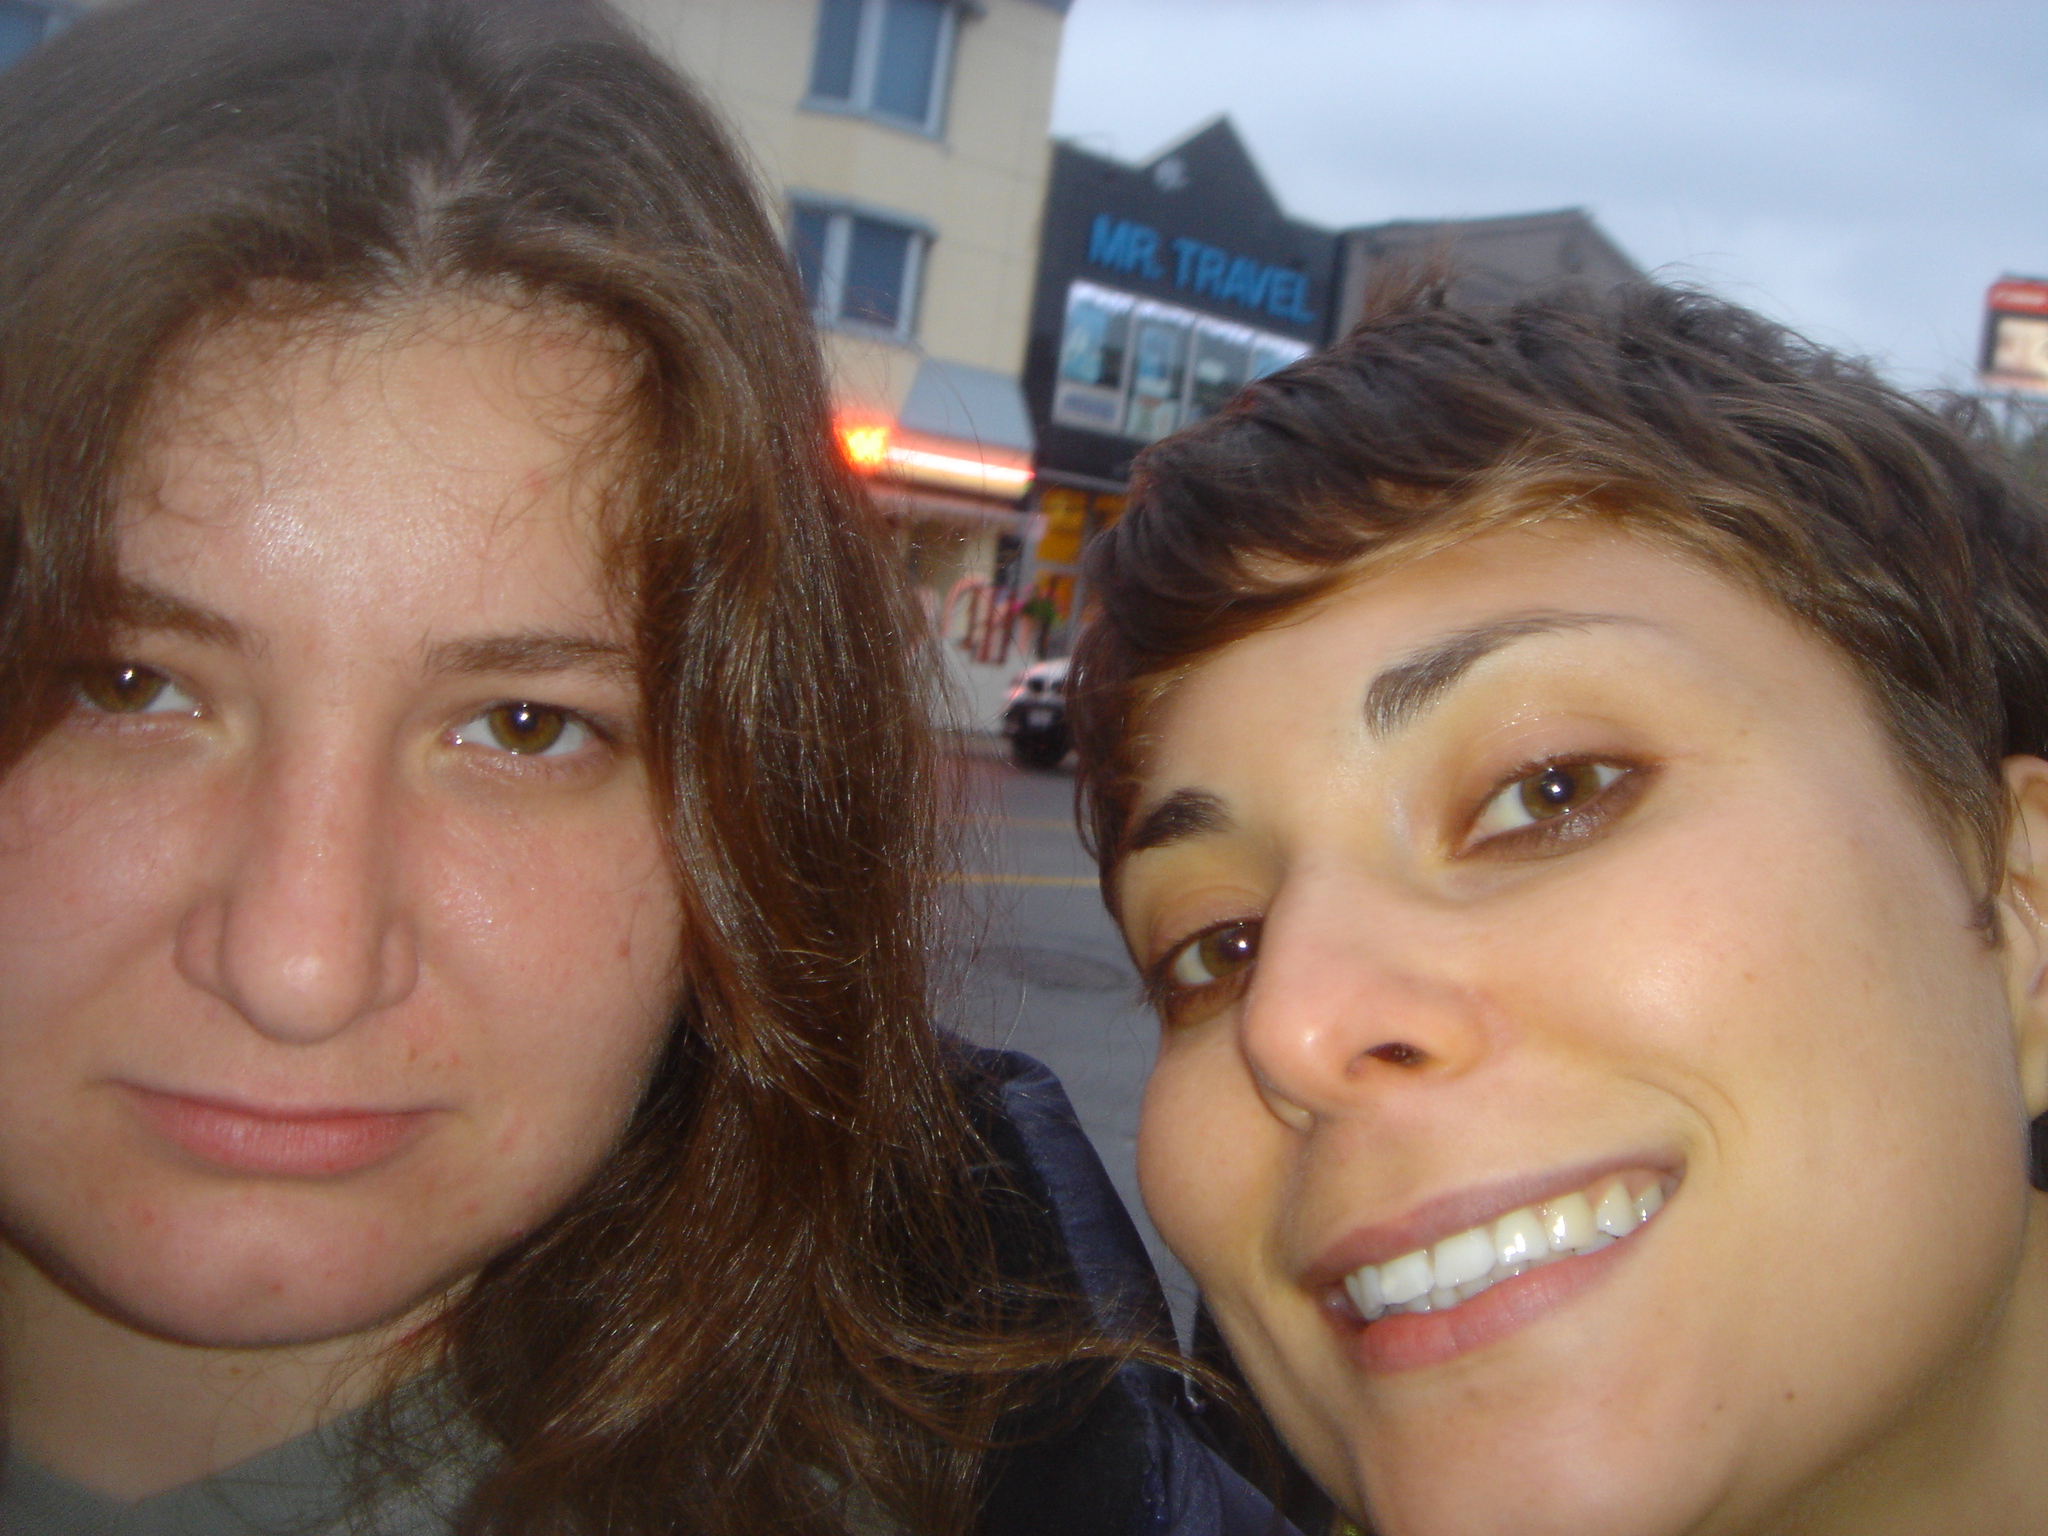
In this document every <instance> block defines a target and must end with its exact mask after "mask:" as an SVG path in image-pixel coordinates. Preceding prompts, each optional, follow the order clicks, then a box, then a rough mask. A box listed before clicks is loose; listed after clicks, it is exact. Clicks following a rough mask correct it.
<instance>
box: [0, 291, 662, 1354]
mask: <svg viewBox="0 0 2048 1536" xmlns="http://www.w3.org/2000/svg"><path fill="white" fill-rule="evenodd" d="M617 383H618V379H617V375H616V373H615V371H614V367H613V360H612V358H611V356H610V355H609V354H608V352H607V351H606V349H604V348H602V347H600V346H598V345H597V344H596V343H595V342H594V341H593V339H592V337H591V336H590V335H589V334H588V333H587V332H584V331H581V330H580V329H578V328H577V327H575V326H573V325H570V324H567V323H566V322H565V323H560V324H553V323H550V322H548V321H547V320H546V319H545V318H543V317H536V316H527V317H523V318H522V317H518V316H512V315H508V314H504V313H497V312H491V311H476V310H469V311H454V312H451V313H448V314H444V315H441V316H439V317H427V318H426V319H423V320H421V321H420V322H419V323H418V324H416V325H409V326H404V327H400V328H396V329H389V328H387V329H383V330H378V329H371V330H368V331H365V332H363V333H362V334H357V335H352V336H332V337H329V336H323V335H320V334H317V333H316V334H313V335H311V336H305V335H302V336H298V337H296V338H293V337H291V336H288V335H287V336H283V337H280V336H274V335H269V334H267V333H262V334H253V335H252V334H248V333H243V332H237V331H234V330H230V331H228V332H227V333H225V334H223V335H221V336H219V337H217V338H215V339H214V340H213V341H212V342H210V343H208V344H207V345H206V346H205V347H203V348H202V349H201V351H200V353H199V355H198V357H197V358H196V359H194V360H193V362H192V364H191V366H190V368H189V369H188V370H187V371H186V374H185V376H184V380H183V383H182V385H181V386H180V387H178V388H175V389H173V390H172V391H171V393H170V398H169V399H168V401H167V403H166V407H165V408H164V409H163V410H162V411H161V412H160V413H159V418H158V420H157V421H156V423H155V430H154V431H153V432H152V434H151V446H150V448H149V450H148V452H147V453H146V454H145V455H144V456H143V462H142V463H141V465H140V467H139V472H138V473H137V474H136V475H135V476H134V477H133V480H134V483H133V486H132V494H131V495H130V498H129V501H128V504H127V506H126V522H125V525H124V528H123V530H122V532H121V535H120V539H119V545H118V555H119V565H120V570H121V574H122V576H123V577H124V578H125V579H126V581H127V582H128V583H129V584H130V585H131V588H132V591H133V594H134V598H133V601H132V603H131V605H130V606H131V610H132V611H131V613H130V614H129V616H128V618H129V622H127V623H126V624H124V625H123V626H122V627H121V629H120V632H119V633H118V635H117V637H116V643H115V647H114V650H113V652H112V654H111V655H110V656H109V657H108V658H106V659H105V661H104V662H102V663H98V664H93V665H89V666H87V667H85V668H84V669H83V670H82V673H81V677H80V684H79V692H78V699H77V703H76V707H75V708H74V710H73V712H72V714H71V716H70V717H69V718H68V719H67V720H65V721H64V722H63V723H62V724H60V725H59V726H58V728H57V729H56V730H55V731H54V732H53V733H52V734H51V735H50V736H49V737H48V738H47V739H46V740H45V741H44V742H43V743H42V744H41V745H40V746H39V747H38V748H37V750H36V751H35V752H34V753H33V754H32V755H31V756H30V757H29V758H28V759H27V760H26V761H25V762H24V763H23V764H22V765H21V766H20V767H19V768H17V769H16V770H15V771H14V772H13V773H12V774H11V775H10V776H9V777H8V778H7V780H6V782H5V785H4V787H0V983H4V984H0V1298H10V1297H11V1298H12V1303H11V1304H12V1305H13V1306H14V1307H15V1308H16V1309H17V1310H22V1311H27V1310H33V1309H34V1308H33V1306H32V1305H31V1301H30V1300H29V1299H27V1298H30V1297H31V1296H32V1294H43V1292H38V1291H37V1287H38V1286H41V1287H43V1288H44V1292H47V1290H48V1287H49V1286H50V1285H51V1284H53V1283H54V1284H59V1285H61V1286H62V1287H64V1288H65V1290H67V1291H69V1292H70V1293H72V1294H73V1295H75V1296H78V1297H82V1298H84V1299H85V1300H86V1301H87V1302H89V1303H90V1304H91V1306H92V1307H94V1308H95V1309H96V1310H97V1311H98V1313H99V1314H100V1315H101V1316H103V1317H105V1318H110V1319H113V1320H115V1321H116V1322H117V1323H119V1324H123V1325H126V1326H128V1327H132V1328H138V1329H141V1330H144V1331H146V1332H150V1333H154V1334H160V1335H164V1336H168V1337H170V1338H172V1339H177V1340H183V1341H186V1342H190V1343H197V1344H205V1345H216V1346H229V1345H255V1344H297V1343H303V1342H307V1341H314V1340H321V1339H330V1338H335V1337H338V1336H348V1335H351V1334H353V1333H356V1332H359V1331H362V1330H366V1329H369V1328H372V1327H374V1326H376V1325H379V1324H382V1323H384V1322H386V1321H388V1320H390V1319H393V1318H394V1317H397V1316H399V1315H401V1314H403V1313H405V1312H406V1311H407V1309H408V1308H411V1307H413V1306H415V1305H416V1304H418V1303H420V1302H421V1301H423V1300H425V1299H427V1298H430V1297H432V1296H433V1295H435V1294H436V1293H437V1292H438V1291H440V1290H441V1289H443V1288H445V1287H446V1286H447V1285H449V1284H450V1283H451V1282H452V1281H454V1280H456V1279H458V1278H459V1277H461V1276H463V1275H465V1274H466V1273H468V1272H470V1271H472V1270H474V1269H475V1268H476V1267H477V1266H478V1265H480V1264H481V1263H483V1262H484V1261H485V1260H486V1259H488V1258H489V1257H490V1256H492V1255H493V1254H494V1253H496V1252H497V1251H499V1250H500V1249H502V1248H504V1247H505V1246H506V1245H507V1244H509V1243H511V1242H512V1241H513V1240H514V1239H516V1238H517V1237H518V1236H519V1235H520V1234H522V1233H523V1232H525V1231H527V1230H529V1229H531V1228H532V1227H533V1226H534V1225H535V1224H536V1223H538V1222H540V1221H542V1220H544V1219H546V1218H547V1217H548V1216H549V1215H550V1214H551V1213H552V1212H553V1211H554V1210H555V1209H556V1208H557V1207H558V1206H560V1205H561V1204H562V1203H563V1201H565V1200H566V1199H567V1198H568V1197H569V1196H570V1194H571V1193H572V1192H573V1191H574V1190H575V1189H576V1188H577V1186H578V1185H579V1184H581V1183H582V1182H583V1181H584V1180H586V1179H587V1178H588V1177H589V1176H590V1174H591V1172H592V1170H593V1169H594V1168H595V1166H596V1165H597V1163H598V1161H599V1160H600V1159H601V1158H602V1157H603V1156H604V1154H605V1151H606V1149H607V1148H608V1147H609V1146H610V1145H611V1144H612V1142H613V1141H614V1140H615V1138H616V1137H617V1135H618V1134H619V1132H620V1129H621V1128H622V1126H623V1125H624V1124H625V1122H626V1119H627V1117H628V1116H629V1114H630V1113H631V1111H632V1108H633V1106H634V1104H635V1102H636V1100H637V1099H638V1097H639V1095H640V1092H641V1088H642V1084H643V1082H644V1081H645V1078H646V1075H647V1072H648V1068H649V1065H650V1063H651V1061H652V1059H653V1057H654V1055H655V1053H656V1052H657V1051H658V1049H659V1047H660V1044H661V1041H662V1039H663V1037H664V1033H665V1028H666V1023H667V1019H668V1015H669V1006H670V1002H671V999H672V997H673V992H674V985H675V982H674V977H673V974H672V970H673V965H674V960H675V955H676V946H677V922H678V916H677V913H678V906H677V898H676V892H675V889H674V886H673V882H672V880H671V877H670V875H669V873H668V867H667V863H666V860H665V857H664V853H663V839H662V835H661V830H660V828H659V825H658V822H657V817H656V814H655V810H654V806H653V802H652V799H651V796H650V792H649V787H648V779H647V775H646V772H645V770H644V768H643V766H642V763H641V760H640V758H639V755H638V751H637V747H636V742H637V740H638V737H639V733H640V710H641V706H640V695H639V688H638V685H637V683H636V680H635V673H634V669H633V666H632V664H631V660H630V650H629V643H630V639H631V634H630V625H629V622H628V620H627V618H626V617H625V616H624V615H622V614H621V613H620V612H619V611H618V609H617V605H616V604H615V603H614V602H613V600H612V596H611V593H610V590H609V584H608V583H607V582H606V580H605V579H604V564H603V559H602V550H601V547H600V541H599V539H598V537H597V510H598V498H599V494H600V491H601V487H602V480H601V471H602V469H603V467H604V466H603V465H602V464H601V463H598V462H596V458H597V456H596V455H595V454H594V453H592V452H591V451H590V448H589V442H590V439H591V436H592V433H593V431H594V430H595V429H597V428H599V427H601V426H602V425H603V423H604V422H605V420H606V419H607V417H608V416H609V415H610V413H611V411H612V410H613V408H614V401H615V397H616V388H617Z"/></svg>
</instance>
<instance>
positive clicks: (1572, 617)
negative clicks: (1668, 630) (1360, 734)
mask: <svg viewBox="0 0 2048 1536" xmlns="http://www.w3.org/2000/svg"><path fill="white" fill-rule="evenodd" d="M1642 622H1643V621H1642V620H1640V619H1632V618H1629V617H1627V616H1625V615H1623V614H1618V613H1571V612H1564V611H1559V610H1553V609H1539V610H1536V611H1534V612H1531V613H1517V614H1510V615H1508V616H1507V617H1505V618H1499V619H1492V620H1489V621H1488V622H1487V623H1484V624H1476V625H1474V626H1473V627H1472V628H1470V629H1461V630H1459V631H1457V632H1456V633H1455V634H1450V635H1446V636H1444V637H1443V638H1442V639H1440V640H1435V641H1432V642H1431V643H1430V644H1428V645H1425V646H1423V647H1422V648H1421V649H1420V650H1417V651H1414V652H1411V653H1410V654H1409V655H1407V656H1404V657H1403V658H1402V659H1401V660H1399V661H1397V662H1395V663H1393V664H1392V665H1391V666H1389V667H1387V668H1385V669H1384V670H1382V671H1381V672H1380V674H1379V675H1378V676H1377V677H1375V678H1374V679H1373V680H1372V684H1371V686H1370V687H1368V688H1367V689H1366V690H1365V728H1366V729H1367V730H1368V731H1370V732H1372V734H1373V735H1374V736H1377V737H1381V738H1385V737H1388V736H1391V735H1393V734H1394V733H1395V732H1396V731H1398V730H1401V729H1402V728H1404V727H1405V726H1408V725H1412V724H1413V723H1414V722H1415V719H1416V717H1417V716H1419V715H1421V714H1423V713H1424V712H1426V711H1427V710H1428V709H1429V708H1430V706H1431V705H1433V704H1435V703H1436V702H1437V701H1438V700H1439V699H1441V698H1442V697H1443V696H1444V695H1445V694H1446V693H1448V692H1450V691H1451V689H1452V688H1453V687H1455V686H1456V685H1457V683H1458V680H1459V679H1460V678H1462V677H1464V675H1465V674H1466V673H1467V672H1469V671H1471V670H1472V668H1473V667H1475V666H1477V665H1478V664H1479V663H1480V662H1482V661H1484V660H1485V659H1486V658H1487V657H1488V656H1491V655H1492V654H1493V653H1494V652H1495V651H1498V650H1500V649H1501V648H1502V647H1503V646H1508V645H1512V644H1514V642H1516V641H1517V640H1525V639H1527V638H1529V637H1530V636H1531V635H1549V634H1556V633H1558V632H1559V631H1562V630H1583V629H1590V628H1592V627H1593V626H1594V625H1597V624H1640V623H1642Z"/></svg>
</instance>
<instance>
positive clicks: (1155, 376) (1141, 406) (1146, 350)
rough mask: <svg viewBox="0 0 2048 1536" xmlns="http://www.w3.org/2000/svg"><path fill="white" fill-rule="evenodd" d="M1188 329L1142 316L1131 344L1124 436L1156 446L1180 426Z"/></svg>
mask: <svg viewBox="0 0 2048 1536" xmlns="http://www.w3.org/2000/svg"><path fill="white" fill-rule="evenodd" d="M1187 346H1188V328H1187V326H1186V325H1184V324H1182V323H1181V322H1179V321H1177V320H1172V319H1168V318H1167V317H1166V316H1165V315H1163V314H1151V315H1142V316H1140V317H1139V319H1138V321H1137V323H1136V325H1135V327H1134V328H1133V340H1132V343H1131V403H1130V406H1129V408H1128V410H1127V412H1126V413H1125V416H1124V435H1125V436H1127V437H1135V438H1137V439H1138V441H1140V442H1143V443H1150V442H1156V441H1157V440H1158V439H1160V438H1162V437H1164V436H1166V434H1167V433H1169V432H1171V431H1172V430H1173V429H1174V428H1175V427H1177V426H1179V425H1180V415H1181V409H1180V406H1181V385H1182V375H1183V374H1184V373H1185V371H1186V369H1187Z"/></svg>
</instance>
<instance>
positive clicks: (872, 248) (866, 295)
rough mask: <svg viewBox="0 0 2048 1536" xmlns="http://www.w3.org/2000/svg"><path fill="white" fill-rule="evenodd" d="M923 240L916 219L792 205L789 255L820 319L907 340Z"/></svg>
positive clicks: (822, 322)
mask: <svg viewBox="0 0 2048 1536" xmlns="http://www.w3.org/2000/svg"><path fill="white" fill-rule="evenodd" d="M927 240H928V236H927V234H926V232H925V231H924V230H922V229H919V228H917V227H916V226H914V225H911V224H906V223H901V222H898V221H896V220H893V219H889V218H885V217H880V216H877V215H875V214H870V213H863V212H856V211H854V210H853V209H850V208H835V207H832V206H830V205H829V204H821V203H806V202H802V201H799V202H796V203H795V204H794V205H793V206H792V210H791V217H790V244H791V246H792V248H793V249H792V252H791V254H792V255H793V256H794V258H795V260H796V270H797V275H798V277H799V278H801V279H802V281H803V285H804V297H805V298H807V299H808V300H809V301H810V306H811V314H812V316H813V317H814V318H815V319H816V320H817V322H818V323H819V324H820V325H831V326H851V327H854V328H857V329H861V330H867V331H879V332H881V333H882V334H883V335H885V336H887V337H889V338H890V339H892V340H898V341H901V340H907V339H909V337H910V334H911V332H912V330H913V329H914V328H915V325H916V320H917V288H918V279H919V277H920V276H921V275H922V273H923V269H924V249H925V245H926V243H927Z"/></svg>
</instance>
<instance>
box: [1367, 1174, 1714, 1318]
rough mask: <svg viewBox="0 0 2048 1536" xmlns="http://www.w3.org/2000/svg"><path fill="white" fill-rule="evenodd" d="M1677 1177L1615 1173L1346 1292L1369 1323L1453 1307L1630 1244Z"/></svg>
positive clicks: (1376, 1270) (1408, 1257) (1374, 1273)
mask: <svg viewBox="0 0 2048 1536" xmlns="http://www.w3.org/2000/svg"><path fill="white" fill-rule="evenodd" d="M1677 1183H1678V1181H1677V1178H1676V1177H1675V1176H1674V1175H1670V1174H1659V1173H1655V1172H1651V1171H1649V1170H1647V1169H1643V1170H1634V1171H1629V1172H1624V1173H1617V1174H1608V1175H1604V1176H1602V1177H1601V1178H1600V1179H1599V1180H1597V1181H1595V1182H1594V1183H1593V1184H1591V1185H1590V1186H1588V1187H1587V1188H1584V1189H1578V1190H1573V1191H1571V1192H1570V1193H1569V1194H1564V1195H1556V1196H1552V1197H1551V1198H1549V1199H1547V1200H1543V1201H1540V1202H1538V1203H1536V1204H1533V1205H1525V1206H1521V1207H1518V1208H1517V1209H1515V1210H1512V1211H1509V1212H1508V1213H1507V1214H1506V1215H1504V1216H1499V1217H1496V1218H1494V1219H1492V1220H1490V1221H1486V1222H1483V1223H1481V1224H1480V1225H1478V1226H1475V1227H1469V1228H1467V1229H1466V1230H1465V1231H1463V1232H1456V1233H1453V1234H1452V1235H1451V1236H1449V1237H1446V1238H1443V1239H1442V1240H1440V1241H1439V1242H1437V1243H1436V1244H1434V1245H1433V1246H1431V1247H1428V1248H1418V1249H1416V1250H1415V1251H1414V1252H1413V1253H1404V1254H1402V1255H1401V1256H1400V1257H1399V1258H1395V1259H1389V1260H1388V1261H1387V1262H1386V1263H1384V1264H1362V1265H1360V1266H1359V1267H1358V1268H1356V1269H1354V1270H1352V1271H1350V1272H1349V1273H1348V1274H1346V1275H1345V1276H1344V1281H1343V1285H1344V1294H1345V1295H1346V1296H1348V1297H1349V1298H1350V1300H1351V1305H1352V1306H1353V1307H1355V1308H1357V1310H1358V1315H1359V1317H1360V1318H1361V1319H1363V1320H1364V1321H1365V1322H1366V1323H1367V1324H1372V1323H1375V1322H1378V1321H1379V1320H1380V1319H1381V1318H1383V1317H1387V1316H1391V1315H1395V1314H1407V1313H1418V1312H1447V1311H1451V1310H1454V1309H1456V1308H1457V1307H1459V1306H1461V1305H1463V1304H1464V1303H1465V1302H1468V1301H1470V1300H1471V1299H1472V1298H1473V1297H1475V1296H1478V1295H1481V1294H1482V1293H1484V1292H1486V1291H1489V1290H1491V1289H1492V1288H1493V1287H1494V1286H1496V1285H1499V1284H1500V1283H1501V1282H1502V1281H1503V1280H1512V1279H1513V1278H1514V1277H1515V1276H1517V1275H1521V1274H1526V1273H1527V1272H1528V1271H1530V1270H1532V1269H1539V1268H1541V1267H1543V1266H1545V1265H1549V1264H1556V1263H1559V1262H1561V1261H1563V1260H1565V1259H1573V1258H1578V1257H1580V1256H1581V1255H1584V1254H1590V1253H1597V1252H1599V1251H1600V1250H1601V1249H1603V1248H1608V1247H1611V1246H1613V1245H1614V1244H1615V1243H1619V1242H1626V1241H1627V1240H1628V1239H1629V1238H1630V1237H1633V1236H1634V1235H1635V1234H1636V1233H1637V1232H1639V1231H1641V1230H1642V1228H1643V1227H1644V1226H1645V1225H1646V1224H1647V1223H1648V1222H1649V1221H1650V1220H1651V1219H1652V1218H1653V1217H1654V1216H1656V1214H1657V1212H1658V1211H1659V1210H1661V1209H1662V1208H1663V1205H1664V1202H1665V1200H1666V1199H1667V1198H1668V1197H1669V1196H1670V1194H1671V1193H1672V1191H1673V1190H1674V1189H1676V1187H1677Z"/></svg>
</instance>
